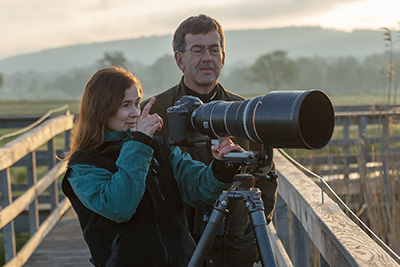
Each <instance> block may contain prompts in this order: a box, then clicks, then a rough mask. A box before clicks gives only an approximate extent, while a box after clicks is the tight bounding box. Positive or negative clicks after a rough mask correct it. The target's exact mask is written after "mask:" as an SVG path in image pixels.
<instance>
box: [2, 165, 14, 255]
mask: <svg viewBox="0 0 400 267" xmlns="http://www.w3.org/2000/svg"><path fill="white" fill-rule="evenodd" d="M0 191H1V205H2V206H3V207H5V206H8V205H10V204H11V203H12V191H11V181H10V169H9V168H7V169H5V170H1V171H0ZM3 233H4V251H5V252H4V254H5V261H6V262H9V261H10V260H12V258H14V256H15V255H16V246H15V235H14V233H15V230H14V221H11V222H10V223H8V224H7V225H6V226H4V227H3Z"/></svg>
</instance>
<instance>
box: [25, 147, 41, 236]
mask: <svg viewBox="0 0 400 267" xmlns="http://www.w3.org/2000/svg"><path fill="white" fill-rule="evenodd" d="M28 155H29V159H30V160H29V161H28V165H27V185H28V188H30V187H32V186H35V185H36V182H37V177H36V153H35V151H33V152H32V153H29V154H28ZM37 197H38V196H35V199H34V200H33V201H32V203H31V204H30V205H29V212H28V217H29V234H30V235H31V236H33V235H34V234H35V233H36V231H37V229H39V201H38V198H37Z"/></svg>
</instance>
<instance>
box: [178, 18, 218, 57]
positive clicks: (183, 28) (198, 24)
mask: <svg viewBox="0 0 400 267" xmlns="http://www.w3.org/2000/svg"><path fill="white" fill-rule="evenodd" d="M214 30H216V31H218V33H219V36H220V45H221V49H222V50H225V36H224V32H223V31H222V27H221V25H220V24H219V23H218V21H216V20H215V19H213V18H211V17H209V16H207V15H204V14H200V15H197V16H192V17H189V18H187V19H185V20H184V21H183V22H182V23H181V24H180V25H179V26H178V28H177V29H176V31H175V33H174V39H173V40H172V47H173V49H174V52H177V51H179V52H185V50H186V43H185V36H186V34H188V33H189V34H207V33H209V32H210V31H214Z"/></svg>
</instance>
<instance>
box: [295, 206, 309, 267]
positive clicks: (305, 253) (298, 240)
mask: <svg viewBox="0 0 400 267" xmlns="http://www.w3.org/2000/svg"><path fill="white" fill-rule="evenodd" d="M292 227H293V231H292V232H293V259H294V266H302V267H309V266H310V252H309V249H308V234H307V232H306V230H304V228H303V226H302V225H301V222H300V221H299V219H297V217H296V215H295V214H294V213H293V212H292Z"/></svg>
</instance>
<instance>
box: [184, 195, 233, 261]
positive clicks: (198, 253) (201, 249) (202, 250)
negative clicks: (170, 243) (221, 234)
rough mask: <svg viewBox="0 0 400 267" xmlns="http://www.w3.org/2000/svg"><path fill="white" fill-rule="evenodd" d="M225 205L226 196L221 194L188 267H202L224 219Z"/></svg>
mask: <svg viewBox="0 0 400 267" xmlns="http://www.w3.org/2000/svg"><path fill="white" fill-rule="evenodd" d="M227 205H228V202H227V195H226V193H222V195H221V196H220V198H219V200H218V201H217V203H216V204H215V206H214V210H213V212H212V213H211V216H210V219H209V221H208V223H207V226H206V229H205V230H204V232H203V234H202V235H201V237H200V240H199V243H198V244H197V247H196V249H195V250H194V253H193V256H192V258H191V259H190V262H189V264H188V266H189V267H198V266H202V264H203V262H204V260H205V258H206V256H207V253H208V251H209V249H210V247H211V244H212V242H213V241H214V238H215V236H216V235H217V232H218V229H219V227H220V226H221V224H222V221H223V220H224V218H225V215H226V213H227V211H226V206H227Z"/></svg>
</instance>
